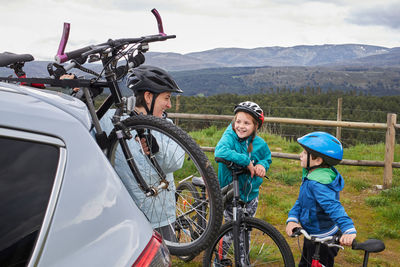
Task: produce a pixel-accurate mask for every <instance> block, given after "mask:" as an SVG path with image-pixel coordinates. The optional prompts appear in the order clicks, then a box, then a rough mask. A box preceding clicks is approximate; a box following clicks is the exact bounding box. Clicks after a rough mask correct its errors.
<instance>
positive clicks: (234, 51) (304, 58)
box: [146, 44, 400, 71]
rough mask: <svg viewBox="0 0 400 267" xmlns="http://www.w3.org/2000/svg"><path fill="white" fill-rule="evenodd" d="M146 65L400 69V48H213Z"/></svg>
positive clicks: (160, 57)
mask: <svg viewBox="0 0 400 267" xmlns="http://www.w3.org/2000/svg"><path fill="white" fill-rule="evenodd" d="M146 64H149V65H157V66H160V67H162V68H165V69H167V70H171V71H182V70H196V69H204V68H223V67H260V66H270V67H282V66H285V67H287V66H302V67H306V66H336V65H365V64H368V65H369V66H379V67H393V66H397V67H400V47H397V48H386V47H382V46H372V45H362V44H343V45H312V46H307V45H300V46H293V47H278V46H276V47H259V48H253V49H244V48H216V49H212V50H207V51H203V52H195V53H188V54H178V53H156V52H148V53H147V54H146Z"/></svg>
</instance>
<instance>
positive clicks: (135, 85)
mask: <svg viewBox="0 0 400 267" xmlns="http://www.w3.org/2000/svg"><path fill="white" fill-rule="evenodd" d="M126 85H127V87H128V88H130V89H132V90H133V91H134V92H135V93H136V92H138V91H150V92H152V93H155V94H160V93H163V92H172V93H183V91H182V90H181V89H180V88H179V86H178V85H177V84H176V82H175V81H174V80H173V79H172V77H171V76H170V75H169V74H168V73H167V72H166V71H165V70H163V69H160V68H157V67H154V66H146V65H142V66H139V67H137V68H134V69H132V73H131V74H130V75H129V76H128V79H127V81H126Z"/></svg>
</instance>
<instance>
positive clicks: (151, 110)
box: [145, 93, 159, 115]
mask: <svg viewBox="0 0 400 267" xmlns="http://www.w3.org/2000/svg"><path fill="white" fill-rule="evenodd" d="M152 94H153V99H152V100H151V105H150V110H149V108H148V107H147V105H146V107H145V109H146V112H147V114H149V115H153V112H154V105H155V103H156V98H157V97H158V95H159V94H158V93H152Z"/></svg>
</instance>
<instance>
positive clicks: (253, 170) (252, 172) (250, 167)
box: [247, 161, 255, 178]
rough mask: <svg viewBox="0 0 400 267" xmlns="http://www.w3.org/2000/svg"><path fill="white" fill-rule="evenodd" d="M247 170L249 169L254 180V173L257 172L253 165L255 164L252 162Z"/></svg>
mask: <svg viewBox="0 0 400 267" xmlns="http://www.w3.org/2000/svg"><path fill="white" fill-rule="evenodd" d="M247 169H249V171H250V176H251V178H253V176H254V172H255V167H254V165H253V162H251V161H250V164H249V165H247Z"/></svg>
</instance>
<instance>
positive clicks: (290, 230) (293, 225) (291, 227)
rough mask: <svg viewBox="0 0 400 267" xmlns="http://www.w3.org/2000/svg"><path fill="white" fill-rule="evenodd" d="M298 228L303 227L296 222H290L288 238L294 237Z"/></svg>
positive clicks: (287, 231) (287, 228)
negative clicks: (294, 231)
mask: <svg viewBox="0 0 400 267" xmlns="http://www.w3.org/2000/svg"><path fill="white" fill-rule="evenodd" d="M296 227H301V225H300V224H298V223H296V222H288V224H287V225H286V234H287V235H288V236H292V234H293V229H294V228H296Z"/></svg>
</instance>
